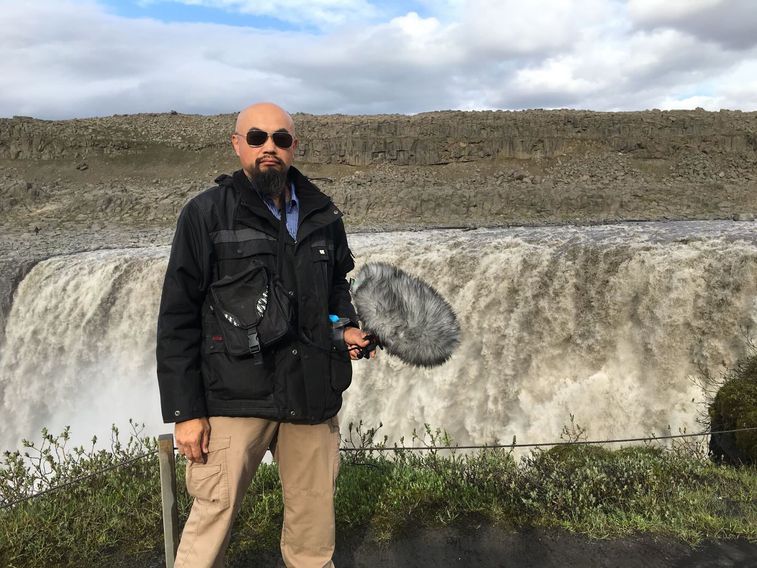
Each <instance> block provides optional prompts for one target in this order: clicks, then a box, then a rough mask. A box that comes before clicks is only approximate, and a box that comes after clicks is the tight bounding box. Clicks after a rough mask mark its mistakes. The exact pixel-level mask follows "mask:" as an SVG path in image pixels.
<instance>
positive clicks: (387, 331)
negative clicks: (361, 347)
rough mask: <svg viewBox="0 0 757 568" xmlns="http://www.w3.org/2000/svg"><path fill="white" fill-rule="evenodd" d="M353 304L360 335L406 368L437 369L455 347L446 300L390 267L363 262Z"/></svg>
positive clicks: (456, 332)
mask: <svg viewBox="0 0 757 568" xmlns="http://www.w3.org/2000/svg"><path fill="white" fill-rule="evenodd" d="M352 301H353V303H354V304H355V308H356V309H357V313H358V317H359V318H360V320H361V321H362V322H363V329H364V331H365V332H366V333H369V334H371V335H372V336H373V337H374V338H375V342H376V343H378V345H380V346H382V347H385V348H386V350H387V351H388V352H389V353H391V354H392V355H394V356H396V357H398V358H400V359H401V360H402V361H404V362H405V363H408V364H410V365H413V366H416V367H436V366H437V365H441V364H442V363H445V362H446V361H447V360H448V359H449V358H450V357H451V356H452V353H453V352H454V351H455V349H456V348H457V346H458V345H459V344H460V325H459V324H458V321H457V316H456V315H455V312H454V311H453V310H452V307H451V306H450V305H449V303H447V300H445V299H444V298H443V297H442V295H441V294H440V293H439V292H438V291H437V290H436V289H434V287H433V286H431V285H430V284H428V283H426V282H425V281H423V280H421V279H420V278H418V277H416V276H412V275H410V274H408V273H407V272H404V271H403V270H401V269H400V268H398V267H396V266H393V265H391V264H387V263H384V262H370V263H367V264H365V265H364V266H363V267H362V268H361V269H360V271H359V272H358V273H357V276H356V277H355V281H354V282H353V284H352ZM369 348H370V347H369ZM369 348H366V349H369ZM373 348H375V345H374V346H373Z"/></svg>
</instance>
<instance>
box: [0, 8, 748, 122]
mask: <svg viewBox="0 0 757 568" xmlns="http://www.w3.org/2000/svg"><path fill="white" fill-rule="evenodd" d="M756 29H757V9H755V5H754V1H753V0H529V1H528V2H525V1H523V0H435V1H434V0H414V1H412V2H401V1H399V0H391V1H388V2H379V1H376V0H278V1H277V2H270V0H268V1H265V0H35V1H34V2H21V1H19V0H0V116H12V115H30V116H35V117H39V118H51V119H52V118H74V117H84V116H100V115H109V114H115V113H134V112H166V111H169V110H177V111H179V112H184V113H200V114H216V113H228V112H236V111H238V110H239V109H240V108H242V107H244V106H246V105H247V104H249V103H250V102H253V101H256V100H261V99H265V100H274V101H276V102H278V103H280V104H282V105H283V106H284V107H285V108H287V109H289V110H290V111H293V112H311V113H318V114H323V113H346V114H375V113H418V112H425V111H433V110H444V109H462V110H483V109H512V110H517V109H526V108H579V109H591V110H603V111H612V110H641V109H645V108H661V109H672V108H695V107H703V108H705V109H708V110H718V109H720V108H731V109H741V110H757V34H756V33H755V32H754V30H756Z"/></svg>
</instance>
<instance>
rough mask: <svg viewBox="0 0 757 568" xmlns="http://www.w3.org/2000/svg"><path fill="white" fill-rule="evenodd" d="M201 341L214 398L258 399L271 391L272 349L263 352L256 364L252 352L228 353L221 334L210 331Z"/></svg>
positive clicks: (268, 394)
mask: <svg viewBox="0 0 757 568" xmlns="http://www.w3.org/2000/svg"><path fill="white" fill-rule="evenodd" d="M203 341H204V343H205V346H204V348H203V362H204V363H205V365H206V369H207V386H208V390H209V391H210V392H211V393H212V394H213V397H214V398H218V399H221V400H232V399H240V398H241V399H248V400H260V399H265V398H267V397H269V396H270V395H271V394H272V393H273V371H274V368H273V367H274V361H273V355H272V353H269V352H268V351H266V352H265V353H263V355H262V364H256V361H255V359H254V358H253V357H252V356H246V357H245V356H242V357H236V356H234V355H231V354H230V353H228V351H227V348H226V345H225V344H226V341H225V338H224V336H223V335H220V334H218V335H209V336H206V337H205V338H204V339H203Z"/></svg>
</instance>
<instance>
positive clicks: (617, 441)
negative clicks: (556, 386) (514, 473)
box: [0, 426, 757, 510]
mask: <svg viewBox="0 0 757 568" xmlns="http://www.w3.org/2000/svg"><path fill="white" fill-rule="evenodd" d="M752 430H757V426H753V427H749V428H736V429H732V430H716V431H703V432H696V433H692V434H669V435H667V436H646V437H637V438H615V439H608V440H571V441H565V440H560V441H556V442H538V443H525V444H519V443H515V442H513V443H510V444H479V445H445V446H436V445H425V446H396V445H395V446H384V445H376V446H352V447H341V448H339V450H340V451H342V452H406V451H410V452H419V451H437V450H494V449H505V448H540V447H553V446H581V445H591V444H622V443H629V442H656V441H660V440H672V439H677V438H696V437H701V436H712V435H715V434H732V433H736V432H749V431H752ZM174 450H177V448H176V447H174ZM157 454H158V450H152V451H149V452H144V453H142V454H139V455H137V456H134V457H131V458H129V459H127V460H124V461H122V462H118V463H115V464H111V465H109V466H107V467H104V468H102V469H99V470H97V471H93V472H90V473H88V474H86V475H82V476H80V477H76V478H74V479H70V480H69V481H66V482H65V483H61V484H60V485H56V486H54V487H49V488H47V489H45V490H43V491H40V492H38V493H34V494H32V495H27V496H25V497H21V498H19V499H16V500H14V501H11V502H9V503H3V504H2V505H0V510H3V509H9V508H11V507H14V506H15V505H18V504H20V503H23V502H25V501H30V500H31V499H36V498H37V497H42V496H43V495H47V494H49V493H52V492H54V491H58V490H59V489H65V488H66V487H71V486H73V485H76V484H79V483H81V482H83V481H86V480H88V479H91V478H93V477H96V476H99V475H102V474H104V473H107V472H109V471H113V470H115V469H119V468H122V467H128V466H130V465H133V464H134V463H136V462H138V461H140V460H142V459H144V458H147V457H150V456H155V455H157Z"/></svg>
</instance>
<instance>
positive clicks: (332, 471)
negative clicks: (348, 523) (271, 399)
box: [175, 416, 339, 568]
mask: <svg viewBox="0 0 757 568" xmlns="http://www.w3.org/2000/svg"><path fill="white" fill-rule="evenodd" d="M210 428H211V430H210V448H209V450H210V451H209V453H208V459H207V463H205V464H189V465H188V467H187V490H188V491H189V494H190V495H191V496H192V497H194V503H193V505H192V511H191V512H190V514H189V519H188V520H187V524H186V525H185V526H184V532H183V533H182V536H181V541H180V543H179V550H178V552H177V556H176V563H175V566H176V568H204V567H221V566H223V565H224V554H225V552H226V547H227V546H228V544H229V539H230V537H231V525H232V523H233V522H234V518H235V517H236V515H237V512H238V511H239V508H240V506H241V503H242V498H243V497H244V494H245V492H246V491H247V489H248V487H249V485H250V483H251V481H252V478H253V476H254V475H255V472H256V471H257V469H258V465H259V464H260V461H261V460H262V459H263V455H264V454H265V452H266V450H268V449H269V447H270V448H271V449H272V451H273V455H274V459H275V460H276V462H277V464H278V466H279V476H280V478H281V486H282V489H283V494H284V524H283V526H282V528H281V554H282V556H283V558H284V562H285V564H286V566H287V568H333V566H334V565H333V563H332V561H331V557H332V555H333V553H334V488H335V483H336V476H337V474H338V472H339V426H338V423H337V419H336V417H334V418H332V419H330V420H327V421H326V422H323V423H321V424H316V425H307V424H288V423H279V422H272V421H270V420H263V419H261V418H230V417H220V416H219V417H211V418H210Z"/></svg>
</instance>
